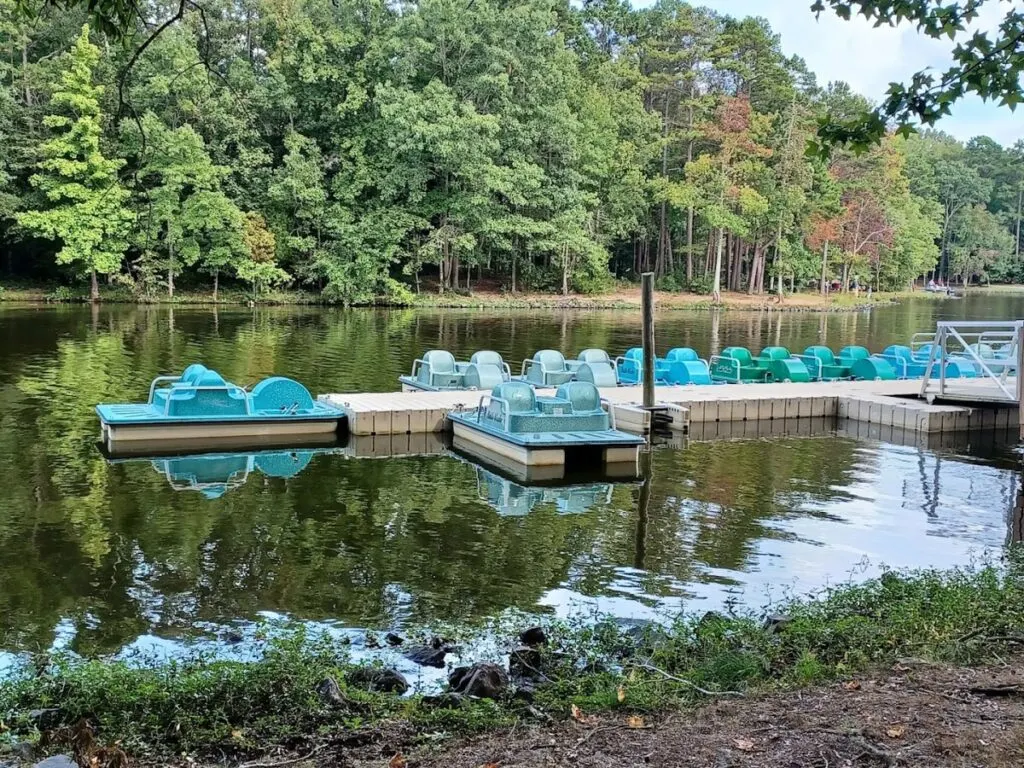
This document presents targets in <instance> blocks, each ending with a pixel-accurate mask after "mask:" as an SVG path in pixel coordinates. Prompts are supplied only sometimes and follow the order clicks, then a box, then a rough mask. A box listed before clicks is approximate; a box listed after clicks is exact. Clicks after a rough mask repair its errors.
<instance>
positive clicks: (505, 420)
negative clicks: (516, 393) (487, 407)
mask: <svg viewBox="0 0 1024 768" xmlns="http://www.w3.org/2000/svg"><path fill="white" fill-rule="evenodd" d="M484 400H487V401H488V404H490V403H500V404H501V425H502V429H504V430H505V431H506V432H511V431H512V430H511V429H510V428H509V427H510V426H511V420H512V409H511V408H509V405H508V400H507V399H506V398H504V397H499V396H498V395H481V396H480V402H479V403H478V404H477V406H476V421H477V423H478V424H482V423H483V415H484Z"/></svg>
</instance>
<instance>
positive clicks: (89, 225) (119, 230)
mask: <svg viewBox="0 0 1024 768" xmlns="http://www.w3.org/2000/svg"><path fill="white" fill-rule="evenodd" d="M99 58H100V49H99V48H97V47H96V46H95V45H93V44H92V43H90V42H89V27H88V25H86V26H84V27H82V33H81V34H80V35H79V36H78V39H77V40H76V41H75V44H74V47H73V48H72V49H71V53H70V55H69V57H68V66H67V68H66V69H65V70H64V72H63V74H62V75H61V82H60V85H59V87H58V88H57V90H56V91H55V92H54V94H53V99H52V101H51V106H52V108H53V109H54V112H53V113H52V114H49V115H47V116H46V118H45V119H44V121H43V122H44V124H45V125H46V126H47V127H48V128H51V129H53V130H54V131H55V134H54V135H53V136H52V138H50V139H48V140H47V141H44V142H43V143H42V144H41V145H40V147H39V154H40V156H41V158H42V159H41V160H40V161H39V163H38V165H37V173H35V174H34V175H33V176H32V178H31V183H32V186H34V187H35V188H37V189H38V190H39V191H40V192H42V194H43V195H44V197H45V199H46V202H47V205H46V207H45V208H41V209H39V210H30V211H25V212H23V213H20V214H18V216H17V221H18V223H19V224H21V226H22V227H24V228H25V229H26V230H28V231H29V232H31V233H33V234H36V235H39V236H42V237H46V238H50V239H53V240H60V241H61V243H62V247H61V249H60V250H59V251H58V252H57V263H58V264H80V265H81V266H82V268H84V269H85V270H87V271H88V272H89V273H90V275H91V279H92V287H91V290H90V297H91V299H92V300H93V301H97V300H98V299H99V286H98V283H97V279H96V276H97V274H111V273H113V272H117V271H118V270H119V269H120V267H121V258H122V256H123V255H124V252H125V250H126V249H127V247H128V231H129V227H130V226H131V223H132V213H131V211H130V210H129V209H128V208H127V207H126V206H125V203H126V202H127V201H128V191H127V190H126V189H125V188H124V187H123V186H122V185H121V182H120V180H119V179H118V175H117V172H118V171H119V170H120V169H121V167H122V166H123V165H124V161H123V160H119V159H107V158H106V157H104V156H103V152H102V150H101V149H100V137H101V135H102V133H103V125H102V123H103V115H102V112H101V110H100V97H101V95H102V93H103V88H102V86H98V85H94V84H93V69H94V67H95V66H96V63H97V61H98V60H99Z"/></svg>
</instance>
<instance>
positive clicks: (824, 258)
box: [820, 240, 828, 296]
mask: <svg viewBox="0 0 1024 768" xmlns="http://www.w3.org/2000/svg"><path fill="white" fill-rule="evenodd" d="M827 276H828V240H826V241H825V249H824V251H823V252H822V254H821V287H820V289H821V295H822V296H827V295H828V286H827V285H826V284H825V280H826V279H827Z"/></svg>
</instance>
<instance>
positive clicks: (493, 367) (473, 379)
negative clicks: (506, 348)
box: [462, 349, 512, 390]
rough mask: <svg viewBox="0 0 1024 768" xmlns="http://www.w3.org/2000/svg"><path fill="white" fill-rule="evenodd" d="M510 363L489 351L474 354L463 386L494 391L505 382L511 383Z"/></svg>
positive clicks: (466, 371) (465, 374)
mask: <svg viewBox="0 0 1024 768" xmlns="http://www.w3.org/2000/svg"><path fill="white" fill-rule="evenodd" d="M509 374H510V372H509V368H508V363H506V362H505V361H504V360H503V359H502V357H501V355H499V354H498V353H497V352H493V351H491V350H489V349H484V350H480V351H479V352H474V353H473V356H472V357H471V358H469V365H468V366H467V367H466V370H465V373H464V374H463V381H462V385H463V386H464V387H465V388H466V389H482V390H492V389H494V388H495V387H496V386H498V385H499V384H501V383H502V382H504V381H509V380H510V379H511V378H512V377H511V376H510V375H509Z"/></svg>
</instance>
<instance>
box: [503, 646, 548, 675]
mask: <svg viewBox="0 0 1024 768" xmlns="http://www.w3.org/2000/svg"><path fill="white" fill-rule="evenodd" d="M540 665H541V658H540V651H538V650H537V649H536V648H528V647H526V646H524V647H522V648H516V649H515V650H514V651H512V653H510V654H509V655H508V672H509V674H510V675H511V676H512V677H530V678H534V677H541V676H542V673H541V671H540Z"/></svg>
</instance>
